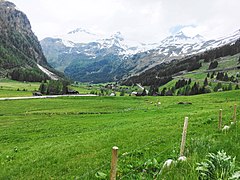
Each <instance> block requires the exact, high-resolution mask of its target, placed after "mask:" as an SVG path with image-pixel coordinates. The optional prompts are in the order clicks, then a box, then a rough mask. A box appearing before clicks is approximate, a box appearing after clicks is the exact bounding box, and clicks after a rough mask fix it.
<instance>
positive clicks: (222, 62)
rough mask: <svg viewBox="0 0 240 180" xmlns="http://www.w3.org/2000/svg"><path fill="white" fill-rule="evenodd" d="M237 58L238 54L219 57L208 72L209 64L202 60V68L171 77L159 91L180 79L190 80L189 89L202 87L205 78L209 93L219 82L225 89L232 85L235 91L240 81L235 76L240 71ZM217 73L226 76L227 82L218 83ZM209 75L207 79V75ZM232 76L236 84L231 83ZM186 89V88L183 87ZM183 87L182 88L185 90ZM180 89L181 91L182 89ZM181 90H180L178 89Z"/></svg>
mask: <svg viewBox="0 0 240 180" xmlns="http://www.w3.org/2000/svg"><path fill="white" fill-rule="evenodd" d="M239 56H240V54H236V55H233V56H226V57H221V58H218V59H215V61H217V62H218V66H217V67H216V68H214V69H211V70H209V69H208V68H209V65H210V62H204V61H203V60H202V61H201V63H202V67H201V68H199V69H197V70H194V71H190V72H186V71H185V72H183V73H182V74H181V75H176V76H173V80H172V81H170V82H168V83H167V84H165V85H163V86H161V87H160V88H159V90H160V91H162V90H163V89H164V88H166V89H171V88H172V87H174V86H175V84H176V82H177V81H178V80H181V79H185V80H189V79H191V81H192V82H191V84H190V87H192V86H193V84H194V83H195V82H196V83H199V84H200V86H203V83H204V80H205V78H207V80H208V86H207V87H206V88H208V89H209V90H210V91H211V92H213V91H214V87H215V86H216V85H217V84H218V83H219V82H220V83H221V84H222V85H223V87H225V88H227V87H228V86H229V84H231V85H232V89H235V87H236V85H237V84H238V86H239V85H240V84H239V81H240V77H239V76H237V74H239V73H240V69H239V68H238V66H239ZM213 72H215V75H214V77H213V78H211V77H210V76H211V75H212V73H213ZM218 72H224V73H227V74H228V77H229V80H228V81H219V80H217V79H216V75H217V73H218ZM208 74H209V77H207V75H208ZM231 76H233V77H234V78H235V80H237V81H238V82H231V81H230V77H231ZM185 87H186V86H185ZM185 87H184V88H185ZM184 88H182V89H184ZM180 89H181V88H180ZM174 94H175V95H176V94H177V90H176V91H175V92H174Z"/></svg>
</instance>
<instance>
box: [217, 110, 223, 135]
mask: <svg viewBox="0 0 240 180" xmlns="http://www.w3.org/2000/svg"><path fill="white" fill-rule="evenodd" d="M218 129H219V130H221V129H222V109H220V110H219V120H218Z"/></svg>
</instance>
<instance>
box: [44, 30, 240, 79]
mask: <svg viewBox="0 0 240 180" xmlns="http://www.w3.org/2000/svg"><path fill="white" fill-rule="evenodd" d="M239 38H240V30H237V31H235V32H234V33H232V34H230V35H227V36H225V37H220V38H218V39H215V40H213V39H212V40H206V39H205V38H204V37H202V36H201V35H199V34H198V35H196V36H189V35H186V34H184V33H183V32H182V31H179V32H178V33H176V34H174V35H171V36H169V37H166V38H165V39H163V40H162V41H161V42H156V43H152V44H144V43H141V42H134V41H131V40H128V39H126V38H124V36H123V35H122V34H121V33H120V32H117V33H116V34H114V35H111V36H109V37H106V36H103V35H101V34H98V33H95V32H91V31H88V30H86V29H83V28H77V29H75V30H73V31H71V32H68V33H67V34H65V35H59V36H56V37H48V38H45V39H43V40H42V41H41V42H40V43H41V46H42V49H43V52H44V54H45V56H46V58H47V61H48V63H49V64H50V65H51V66H52V67H54V68H55V69H57V70H59V71H61V72H64V73H65V74H66V75H67V76H69V77H70V78H71V79H73V80H75V81H80V82H93V83H101V82H112V81H119V80H122V79H127V78H129V77H131V76H135V75H139V74H141V73H143V72H145V71H146V70H148V69H151V68H153V67H155V66H156V65H159V64H163V63H169V62H171V61H172V60H176V59H181V58H183V57H186V56H189V55H193V54H199V53H202V52H204V51H206V50H210V49H214V48H217V47H221V46H223V45H226V44H232V43H234V42H236V41H237V39H239Z"/></svg>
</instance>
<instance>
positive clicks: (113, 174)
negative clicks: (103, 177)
mask: <svg viewBox="0 0 240 180" xmlns="http://www.w3.org/2000/svg"><path fill="white" fill-rule="evenodd" d="M117 159H118V147H117V146H114V147H113V148H112V162H111V173H110V180H116V176H117Z"/></svg>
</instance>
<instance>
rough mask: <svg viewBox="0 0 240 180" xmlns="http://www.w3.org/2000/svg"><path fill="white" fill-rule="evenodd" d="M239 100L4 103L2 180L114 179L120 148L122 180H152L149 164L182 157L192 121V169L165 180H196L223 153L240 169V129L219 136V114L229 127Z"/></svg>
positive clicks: (230, 96) (230, 95) (218, 96)
mask: <svg viewBox="0 0 240 180" xmlns="http://www.w3.org/2000/svg"><path fill="white" fill-rule="evenodd" d="M239 94H240V91H231V92H223V93H212V94H206V95H200V96H192V97H75V98H73V97H67V98H57V99H33V100H19V101H0V144H1V146H0V162H1V164H0V179H94V178H95V173H96V172H97V171H100V172H104V173H106V174H109V169H110V161H111V148H112V147H113V146H115V145H117V146H118V147H119V155H120V158H119V166H118V177H119V178H121V177H122V178H123V179H140V177H145V178H148V179H152V174H151V171H150V170H149V169H147V168H145V169H146V172H147V173H145V174H144V173H143V172H142V169H143V166H144V164H145V162H147V161H149V160H153V159H154V158H155V159H156V160H157V162H158V163H159V166H161V165H162V163H163V162H164V161H165V160H166V159H168V158H177V157H178V154H179V146H180V142H181V133H182V125H183V120H184V117H185V116H188V117H189V128H188V134H187V148H186V156H187V157H188V161H187V163H186V164H182V165H180V166H177V167H174V168H173V169H171V171H168V172H165V173H164V174H162V175H161V176H159V177H158V178H165V179H172V178H173V177H174V178H175V179H196V178H198V176H197V173H196V171H195V165H196V162H200V161H202V159H203V158H204V157H205V155H206V154H207V153H208V152H217V151H219V150H222V149H224V150H225V151H226V152H227V153H228V154H230V155H231V156H237V157H236V161H237V163H238V165H239V162H240V156H239V155H238V152H240V142H239V128H238V127H236V128H233V129H232V130H231V131H230V132H228V133H227V134H224V133H221V132H218V130H217V125H218V110H219V109H220V108H222V109H223V124H230V121H231V119H232V114H233V105H234V103H237V104H240V97H239ZM158 101H160V102H161V105H159V106H155V103H156V102H158ZM180 101H184V102H186V101H187V102H191V103H192V105H180V104H178V102H180ZM238 111H239V107H238ZM237 117H238V119H239V118H240V117H239V115H238V116H237ZM126 152H127V153H126ZM123 154H124V155H123ZM126 154H132V155H131V156H127V155H126ZM148 170H149V171H148ZM177 174H178V175H177Z"/></svg>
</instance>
